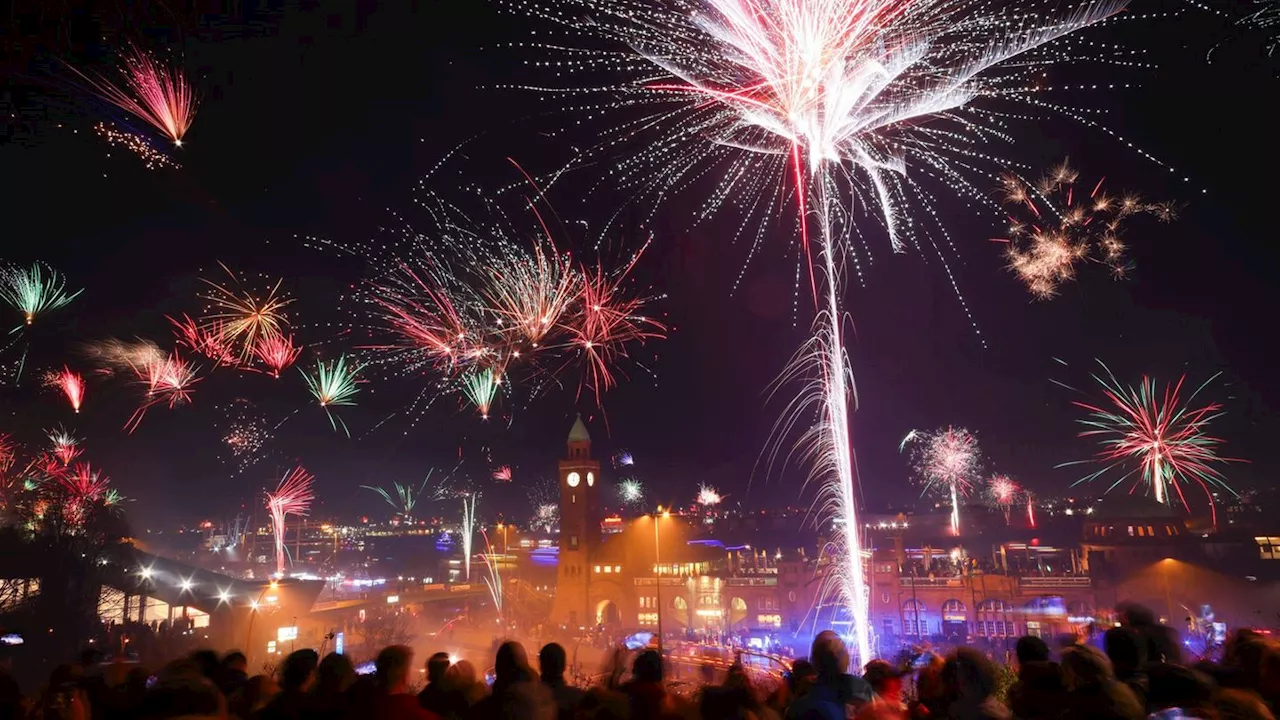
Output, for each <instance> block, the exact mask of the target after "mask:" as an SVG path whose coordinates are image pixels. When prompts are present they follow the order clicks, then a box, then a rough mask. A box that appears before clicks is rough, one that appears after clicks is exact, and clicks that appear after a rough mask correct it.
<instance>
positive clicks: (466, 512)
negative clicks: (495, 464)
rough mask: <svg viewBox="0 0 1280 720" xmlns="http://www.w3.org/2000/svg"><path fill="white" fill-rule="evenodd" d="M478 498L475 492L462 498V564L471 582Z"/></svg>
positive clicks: (467, 578)
mask: <svg viewBox="0 0 1280 720" xmlns="http://www.w3.org/2000/svg"><path fill="white" fill-rule="evenodd" d="M476 499H477V498H476V495H475V493H472V494H471V495H467V496H463V498H462V564H463V570H464V573H465V574H464V578H465V579H466V581H467V582H471V541H472V540H473V539H474V538H475V533H476ZM468 501H470V503H469V504H468Z"/></svg>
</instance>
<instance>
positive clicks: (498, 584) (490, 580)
mask: <svg viewBox="0 0 1280 720" xmlns="http://www.w3.org/2000/svg"><path fill="white" fill-rule="evenodd" d="M480 536H481V537H483V538H484V555H483V557H484V565H485V568H486V569H487V570H488V571H489V576H488V577H486V578H485V579H484V584H485V586H486V587H488V588H489V598H490V599H491V600H493V607H494V610H496V611H497V613H498V618H499V620H501V619H502V600H503V587H502V577H501V576H500V575H499V574H498V564H497V563H496V562H494V560H493V544H492V543H490V542H489V533H487V532H485V531H484V528H480Z"/></svg>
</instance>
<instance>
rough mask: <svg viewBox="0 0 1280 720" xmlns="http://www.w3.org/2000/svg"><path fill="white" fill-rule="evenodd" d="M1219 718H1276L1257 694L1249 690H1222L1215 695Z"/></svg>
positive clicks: (1215, 705) (1271, 719)
mask: <svg viewBox="0 0 1280 720" xmlns="http://www.w3.org/2000/svg"><path fill="white" fill-rule="evenodd" d="M1213 708H1214V709H1215V710H1217V712H1218V718H1219V720H1275V715H1273V714H1272V713H1271V710H1269V709H1268V708H1267V704H1266V703H1264V702H1263V701H1262V698H1260V697H1258V696H1257V694H1255V693H1251V692H1249V691H1247V690H1220V691H1218V693H1217V694H1216V695H1214V697H1213Z"/></svg>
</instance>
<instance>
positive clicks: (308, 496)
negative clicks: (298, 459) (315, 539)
mask: <svg viewBox="0 0 1280 720" xmlns="http://www.w3.org/2000/svg"><path fill="white" fill-rule="evenodd" d="M314 481H315V476H314V475H312V474H311V473H309V472H307V471H306V469H305V468H303V467H302V466H301V465H299V466H297V467H295V468H294V469H292V470H290V471H289V472H288V474H286V475H285V476H284V477H282V478H280V483H279V484H278V485H277V486H276V491H275V492H272V493H267V511H268V512H269V513H271V529H272V533H273V534H274V535H275V543H276V574H277V575H283V574H284V533H285V519H286V518H287V517H288V516H289V515H306V514H307V512H308V511H309V510H310V509H311V501H312V500H314V499H315V495H314V494H313V493H312V483H313V482H314Z"/></svg>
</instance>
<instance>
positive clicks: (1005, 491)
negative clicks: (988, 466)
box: [983, 475, 1022, 525]
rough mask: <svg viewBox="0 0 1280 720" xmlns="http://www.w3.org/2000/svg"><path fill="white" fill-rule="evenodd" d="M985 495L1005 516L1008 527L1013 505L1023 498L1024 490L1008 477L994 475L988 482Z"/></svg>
mask: <svg viewBox="0 0 1280 720" xmlns="http://www.w3.org/2000/svg"><path fill="white" fill-rule="evenodd" d="M983 494H984V495H985V496H986V499H987V502H988V503H990V504H991V506H992V507H994V508H995V509H997V510H999V511H1000V512H1001V513H1003V514H1004V524H1005V525H1008V524H1009V512H1010V511H1011V510H1012V509H1013V504H1014V503H1015V502H1017V501H1018V498H1019V497H1021V496H1022V488H1021V487H1019V486H1018V483H1016V482H1014V481H1013V479H1012V478H1010V477H1009V476H1008V475H992V476H991V478H990V479H989V480H987V487H986V490H985V491H984V492H983Z"/></svg>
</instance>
